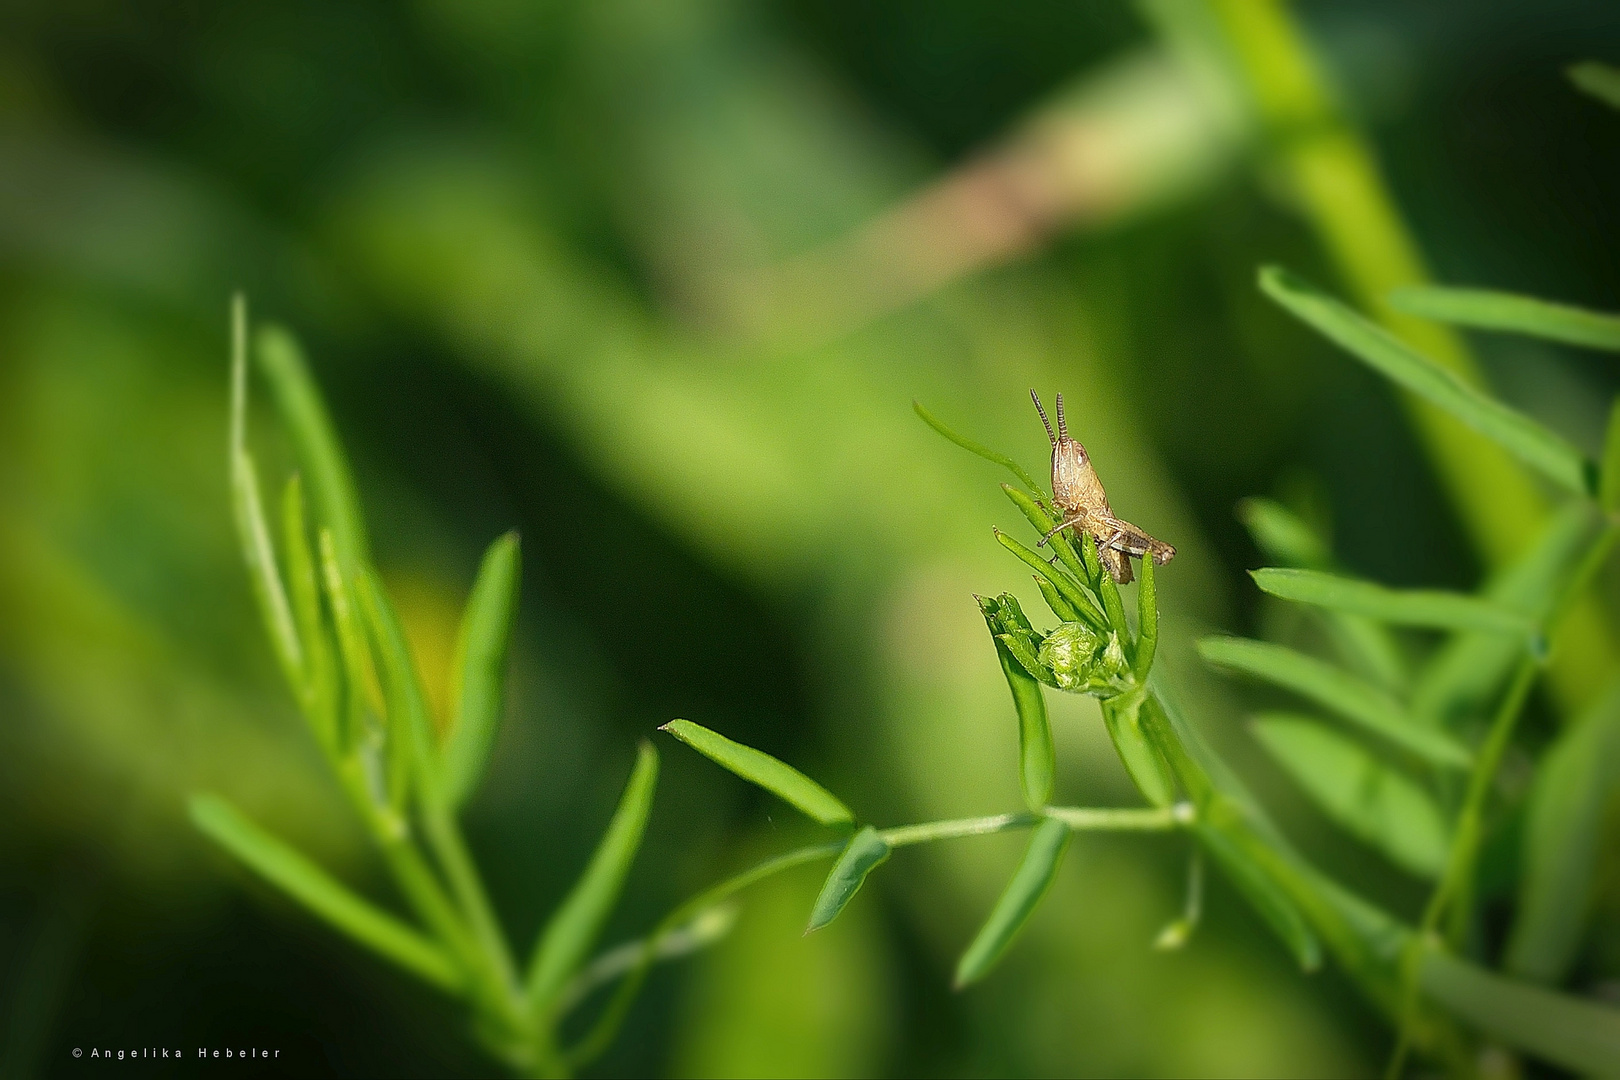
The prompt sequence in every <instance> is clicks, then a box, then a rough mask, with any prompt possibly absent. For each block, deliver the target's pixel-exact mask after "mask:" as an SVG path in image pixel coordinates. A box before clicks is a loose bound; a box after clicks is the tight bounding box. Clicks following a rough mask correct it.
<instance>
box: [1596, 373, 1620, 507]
mask: <svg viewBox="0 0 1620 1080" xmlns="http://www.w3.org/2000/svg"><path fill="white" fill-rule="evenodd" d="M1598 503H1599V504H1600V505H1601V506H1602V507H1603V510H1604V512H1605V513H1607V514H1611V515H1612V514H1620V398H1615V400H1614V404H1613V405H1610V406H1609V427H1608V430H1607V431H1605V432H1604V434H1603V465H1602V472H1601V474H1600V475H1599V476H1598Z"/></svg>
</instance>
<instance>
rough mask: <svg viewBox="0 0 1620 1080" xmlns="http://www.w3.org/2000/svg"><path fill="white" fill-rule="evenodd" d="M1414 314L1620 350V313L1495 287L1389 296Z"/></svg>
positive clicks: (1421, 288)
mask: <svg viewBox="0 0 1620 1080" xmlns="http://www.w3.org/2000/svg"><path fill="white" fill-rule="evenodd" d="M1389 302H1390V304H1391V305H1392V306H1393V307H1395V308H1397V309H1399V310H1401V311H1404V312H1406V313H1407V314H1409V315H1418V316H1421V317H1422V318H1425V319H1433V320H1435V321H1436V322H1446V323H1453V324H1455V325H1457V326H1469V327H1474V328H1476V329H1479V330H1505V331H1509V332H1512V333H1518V334H1528V335H1529V336H1531V337H1538V338H1545V339H1546V340H1548V341H1558V342H1562V343H1563V344H1565V345H1584V346H1586V347H1587V348H1592V349H1605V350H1608V351H1610V352H1620V315H1609V314H1607V313H1605V312H1599V311H1588V310H1587V309H1585V308H1579V307H1575V306H1573V305H1571V304H1555V303H1552V302H1551V301H1547V300H1537V299H1536V298H1535V297H1532V296H1520V295H1518V294H1517V293H1509V292H1497V291H1496V290H1494V289H1448V288H1444V287H1442V286H1437V285H1413V286H1408V287H1407V288H1404V289H1396V290H1395V291H1394V292H1392V293H1390V294H1389Z"/></svg>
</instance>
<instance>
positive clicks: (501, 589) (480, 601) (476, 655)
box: [441, 532, 522, 807]
mask: <svg viewBox="0 0 1620 1080" xmlns="http://www.w3.org/2000/svg"><path fill="white" fill-rule="evenodd" d="M521 570H522V564H521V563H520V562H519V560H518V537H517V533H515V532H509V533H507V534H506V535H505V536H502V537H501V538H500V539H498V540H496V541H495V542H494V543H493V544H491V545H490V546H489V550H488V551H487V552H485V553H484V561H483V563H482V564H481V565H480V566H479V567H478V578H477V580H476V581H474V582H473V588H472V593H471V595H469V596H468V597H467V610H466V612H465V613H464V614H463V615H462V617H461V634H460V637H459V638H458V639H457V642H456V655H455V661H454V663H453V665H452V666H451V669H450V692H451V702H452V706H451V707H452V709H453V713H452V716H451V721H450V731H449V733H448V734H447V735H446V737H445V741H444V751H443V754H442V755H441V756H442V761H443V770H444V796H445V801H446V802H447V803H448V804H449V805H450V806H452V807H455V806H460V805H461V804H462V803H464V802H466V800H467V797H468V796H469V795H470V794H472V792H473V790H474V789H475V788H477V786H478V781H479V780H480V779H481V778H482V776H483V774H484V765H485V763H486V762H487V761H488V760H489V750H490V746H491V745H492V744H493V743H494V741H495V729H496V727H497V726H498V725H499V724H500V721H501V705H502V703H503V700H504V697H505V689H506V648H507V642H508V640H509V639H510V638H511V635H512V620H513V618H514V617H515V616H516V614H517V602H518V581H519V579H520V577H521Z"/></svg>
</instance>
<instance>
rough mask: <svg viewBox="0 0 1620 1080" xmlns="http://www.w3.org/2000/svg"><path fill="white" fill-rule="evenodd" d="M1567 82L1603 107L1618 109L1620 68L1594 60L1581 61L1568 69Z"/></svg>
mask: <svg viewBox="0 0 1620 1080" xmlns="http://www.w3.org/2000/svg"><path fill="white" fill-rule="evenodd" d="M1568 74H1569V81H1570V82H1572V83H1574V84H1575V85H1576V86H1578V87H1580V88H1581V89H1582V90H1585V91H1586V92H1587V93H1588V94H1591V95H1592V96H1593V97H1595V98H1597V99H1598V100H1599V101H1601V102H1603V103H1604V104H1605V105H1611V106H1613V107H1614V108H1616V109H1620V68H1616V67H1614V66H1613V65H1610V64H1604V63H1600V62H1598V61H1596V60H1583V61H1581V62H1580V63H1579V64H1571V65H1570V67H1569V71H1568Z"/></svg>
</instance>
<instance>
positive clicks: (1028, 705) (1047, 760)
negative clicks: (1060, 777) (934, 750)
mask: <svg viewBox="0 0 1620 1080" xmlns="http://www.w3.org/2000/svg"><path fill="white" fill-rule="evenodd" d="M979 610H980V612H981V613H982V614H983V615H984V621H985V624H986V625H987V626H988V627H989V628H990V636H991V638H992V639H993V640H994V641H995V646H996V657H997V659H998V660H1000V662H1001V673H1002V675H1003V676H1005V677H1006V680H1007V689H1008V690H1010V691H1011V692H1012V699H1013V708H1014V710H1015V711H1016V712H1017V714H1018V780H1019V784H1020V786H1021V787H1022V788H1023V792H1024V803H1025V805H1027V806H1028V807H1029V808H1030V809H1031V810H1039V809H1040V808H1041V807H1043V806H1045V805H1046V804H1047V803H1048V802H1049V801H1051V798H1052V786H1053V784H1054V783H1055V782H1056V777H1057V749H1056V747H1055V745H1054V744H1053V742H1052V724H1051V721H1050V720H1049V719H1048V717H1047V713H1046V695H1045V694H1044V693H1043V692H1042V690H1041V684H1040V680H1039V679H1038V678H1036V676H1035V674H1034V673H1033V672H1032V671H1031V670H1030V668H1029V662H1030V658H1029V657H1026V658H1025V659H1024V660H1023V661H1020V660H1019V658H1018V657H1017V655H1015V653H1014V652H1013V650H1012V649H1011V648H1009V646H1008V640H1007V639H1008V638H1009V637H1010V635H1008V634H1005V633H1003V632H1002V631H1005V630H1011V629H1024V630H1028V629H1029V620H1028V619H1026V618H1025V617H1024V613H1023V611H1022V610H1021V609H1020V608H1019V607H1018V601H1017V600H1015V599H1013V597H1012V596H1010V595H1005V594H1004V595H1003V596H1001V597H999V598H994V597H981V598H980V599H979ZM1036 670H1039V666H1038V664H1037V668H1036Z"/></svg>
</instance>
